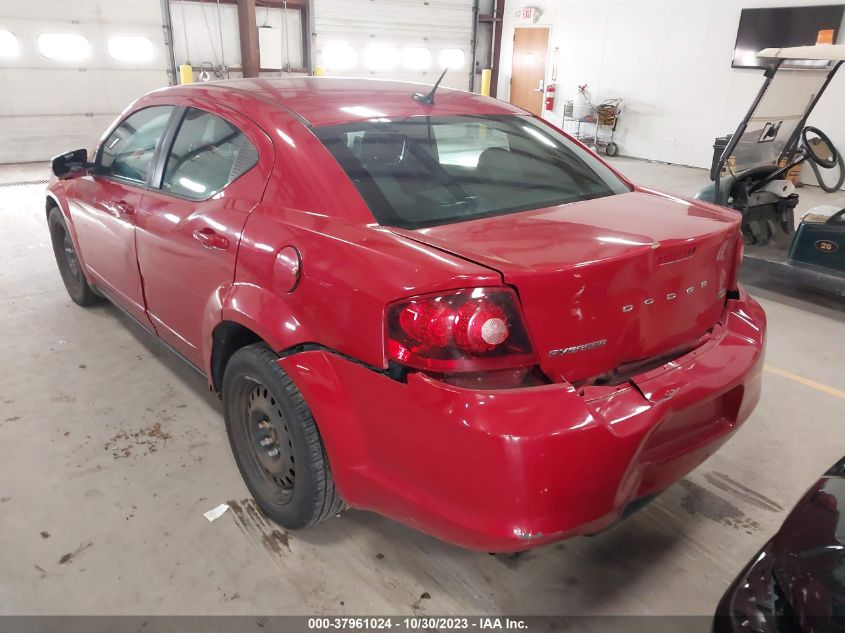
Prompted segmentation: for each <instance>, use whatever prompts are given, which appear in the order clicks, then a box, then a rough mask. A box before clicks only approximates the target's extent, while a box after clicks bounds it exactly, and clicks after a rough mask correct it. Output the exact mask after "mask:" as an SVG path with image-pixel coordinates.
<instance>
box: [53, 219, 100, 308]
mask: <svg viewBox="0 0 845 633" xmlns="http://www.w3.org/2000/svg"><path fill="white" fill-rule="evenodd" d="M47 223H48V225H49V227H50V241H51V242H52V243H53V254H54V255H55V256H56V265H57V266H58V267H59V273H60V274H61V276H62V281H63V282H64V284H65V289H66V290H67V293H68V294H69V295H70V298H71V299H73V300H74V302H76V303H78V304H79V305H81V306H92V305H94V304H95V303H99V302H100V301H102V299H101V298H100V297H99V296H98V295H97V294H96V293H95V292H94V290H93V289H92V288H91V285H90V284H89V283H88V280H87V279H86V278H85V273H84V272H83V270H82V264H81V262H80V261H79V257H78V256H77V254H76V249H75V248H74V246H73V240H72V239H71V237H70V232H69V231H68V228H67V224H65V219H64V217H62V212H61V210H59V208H58V207H53V208H52V209H50V213H49V214H48V216H47Z"/></svg>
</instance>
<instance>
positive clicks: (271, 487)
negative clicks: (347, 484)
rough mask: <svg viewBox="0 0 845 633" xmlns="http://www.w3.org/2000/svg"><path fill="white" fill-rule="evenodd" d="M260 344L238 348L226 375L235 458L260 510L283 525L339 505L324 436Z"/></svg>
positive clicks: (317, 517) (314, 518)
mask: <svg viewBox="0 0 845 633" xmlns="http://www.w3.org/2000/svg"><path fill="white" fill-rule="evenodd" d="M277 360H278V359H277V357H276V355H275V354H273V352H272V351H271V350H270V349H269V348H268V347H267V346H266V345H264V344H261V343H257V344H254V345H249V346H247V347H244V348H241V349H240V350H238V351H237V352H235V353H234V354H233V355H232V358H231V359H230V360H229V363H228V364H227V365H226V371H225V373H224V375H223V408H224V412H225V417H226V430H227V432H228V434H229V443H230V444H231V446H232V453H233V454H234V456H235V462H237V464H238V469H239V470H240V471H241V475H242V476H243V478H244V482H245V483H246V485H247V488H249V491H250V492H251V493H252V496H253V497H254V498H255V501H256V503H257V504H258V506H259V507H260V508H261V510H262V511H263V512H264V513H265V514H266V515H267V516H268V517H270V518H271V519H273V520H274V521H276V522H277V523H279V524H280V525H282V526H283V527H285V528H288V529H297V528H302V527H306V526H308V525H313V524H315V523H319V522H320V521H322V520H324V519H326V518H328V517H330V516H333V515H335V514H337V513H339V512H340V511H341V510H343V507H344V506H343V501H342V500H341V498H340V496H339V495H338V493H337V491H336V489H335V486H334V480H333V479H332V474H331V471H330V469H329V462H328V458H327V456H326V451H325V448H324V447H323V442H322V439H321V438H320V434H319V432H318V431H317V425H316V424H315V423H314V417H313V416H312V414H311V410H310V409H309V408H308V405H307V404H306V402H305V399H304V398H303V397H302V394H301V393H300V391H299V389H297V388H296V385H294V384H293V381H292V380H291V379H290V377H289V376H288V375H287V374H286V373H285V372H284V371H283V370H282V368H281V367H279V365H278V362H277Z"/></svg>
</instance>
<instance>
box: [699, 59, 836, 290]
mask: <svg viewBox="0 0 845 633" xmlns="http://www.w3.org/2000/svg"><path fill="white" fill-rule="evenodd" d="M758 57H760V58H763V59H766V60H767V61H770V62H771V63H770V64H769V65H768V66H767V68H766V69H765V72H764V76H765V81H764V82H763V86H762V87H761V88H760V91H759V93H758V94H757V96H756V98H755V99H754V102H753V103H752V104H751V108H750V109H749V110H748V112H747V113H746V115H745V117H744V118H743V119H742V121H741V122H740V124H739V127H738V128H737V130H736V132H735V133H734V134H733V135H731V136H729V137H725V138H724V139H723V143H722V145H723V146H724V150H723V151H721V146H720V145H719V144H717V145H716V146H714V149H716V151H717V155H716V156H714V163H713V168H712V170H711V174H710V176H711V180H712V181H713V182H712V183H710V184H709V185H708V186H707V187H706V188H705V189H704V190H702V191H701V192H700V193H699V194H698V195H697V196H696V197H697V198H698V199H699V200H703V201H706V202H712V203H715V204H719V205H722V206H726V207H729V208H732V209H736V210H737V211H739V212H740V213H742V216H743V224H742V233H743V238H744V243H745V257H744V262H743V263H744V266H745V267H746V268H747V269H751V270H755V271H757V272H761V273H763V274H767V275H771V276H774V277H776V278H778V279H787V280H790V281H791V282H793V283H796V284H799V285H808V286H812V287H814V288H816V289H818V290H822V291H825V292H832V293H835V294H837V295H841V296H845V209H843V208H842V205H840V206H838V207H834V206H820V207H815V208H813V209H810V210H809V211H808V212H807V213H806V214H804V216H803V217H802V218H801V220H800V223H799V224H798V228H797V229H796V228H795V220H794V218H793V216H794V210H795V207H796V206H797V204H798V194H797V193H796V192H795V185H794V184H793V182H792V180H791V179H790V178H789V176H790V175H791V173H793V170H794V169H795V168H796V167H798V166H799V165H801V164H802V163H805V162H806V163H809V165H810V167H811V168H812V169H813V171H814V172H815V173H816V176H817V178H818V180H819V182H820V183H821V184H822V185H823V186H824V183H825V182H827V183H828V185H827V186H825V190H827V191H838V189H839V188H840V187H841V185H842V182H843V180H845V159H843V158H842V156H841V155H840V154H839V152H838V151H837V149H836V148H835V147H834V145H833V143H832V142H831V141H830V139H829V138H828V137H827V136H826V135H825V134H824V133H823V132H822V131H821V130H819V129H817V128H814V127H809V126H807V120H808V118H809V117H810V114H811V113H812V112H813V110H814V109H815V107H816V105H817V104H818V103H819V100H820V99H821V97H822V95H823V94H824V92H825V90H826V89H827V87H828V85H829V84H830V82H831V80H833V78H834V76H835V75H836V73H837V71H838V70H839V68H840V66H842V64H843V61H845V45H832V44H829V45H817V46H800V47H795V48H770V49H766V50H764V51H761V52H760V53H759V54H758ZM717 141H718V139H717ZM825 173H827V174H835V175H836V176H838V177H839V179H838V181H837V183H836V184H835V185H834V186H830V185H829V183H830V181H831V176H830V175H828V176H827V177H824V176H823V174H825ZM833 179H834V180H836V178H833Z"/></svg>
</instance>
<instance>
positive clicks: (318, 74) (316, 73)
mask: <svg viewBox="0 0 845 633" xmlns="http://www.w3.org/2000/svg"><path fill="white" fill-rule="evenodd" d="M325 75H326V69H325V68H323V67H322V66H317V67H316V68H315V69H314V76H315V77H325Z"/></svg>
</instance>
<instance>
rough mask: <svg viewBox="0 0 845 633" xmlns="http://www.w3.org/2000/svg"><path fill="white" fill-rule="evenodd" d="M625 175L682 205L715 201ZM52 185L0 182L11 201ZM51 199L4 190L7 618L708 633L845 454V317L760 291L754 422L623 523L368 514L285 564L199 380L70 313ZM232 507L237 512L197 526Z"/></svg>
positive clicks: (110, 323)
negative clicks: (484, 623) (763, 326)
mask: <svg viewBox="0 0 845 633" xmlns="http://www.w3.org/2000/svg"><path fill="white" fill-rule="evenodd" d="M615 163H616V165H617V166H619V168H620V169H621V170H622V171H623V172H625V173H627V174H629V175H630V176H632V177H633V178H634V179H635V180H637V181H639V182H642V183H644V184H647V185H652V186H656V187H660V188H663V189H666V190H669V191H675V192H680V193H692V192H694V191H695V190H696V189H697V188H698V187H699V185H701V184H702V183H703V182H705V181H706V173H705V172H703V171H701V170H692V169H688V168H681V167H671V166H666V165H655V164H649V163H646V162H640V161H631V160H624V159H618V160H616V161H615ZM37 178H46V174H45V168H44V167H43V166H41V165H25V166H11V167H0V183H2V182H8V181H11V180H18V179H37ZM42 191H43V185H31V186H15V187H2V188H0V222H2V227H3V236H4V237H3V240H2V241H0V257H2V262H3V265H2V267H0V331H2V332H3V333H4V336H3V345H2V346H0V371H2V375H3V382H2V387H0V517H1V518H0V520H2V528H0V570H2V572H0V614H259V613H260V614H268V615H269V614H312V613H320V614H344V613H345V614H359V615H360V614H513V613H521V614H570V615H574V614H700V615H709V614H711V613H712V612H713V609H714V608H715V606H716V603H717V601H718V599H719V597H720V596H721V594H722V592H723V591H724V590H725V588H726V586H727V585H728V583H729V582H730V581H731V580H732V579H733V577H734V576H735V575H736V573H737V572H738V571H739V570H740V568H741V567H742V565H743V564H744V563H745V561H746V560H748V559H749V557H750V556H751V555H752V554H753V553H754V552H755V551H756V550H757V549H758V548H759V547H760V546H761V545H762V544H763V543H764V542H765V541H766V540H767V539H768V538H769V536H770V535H771V534H772V533H773V532H774V531H775V530H776V529H777V527H778V526H779V525H780V523H781V521H782V520H783V518H784V516H785V512H786V510H788V509H789V508H790V507H791V506H792V505H793V504H794V503H795V502H796V501H797V500H798V498H799V497H800V495H801V494H802V493H803V492H804V491H805V489H806V488H807V487H808V486H809V485H810V484H811V483H812V482H813V481H815V480H816V479H817V478H818V476H819V475H820V474H821V473H822V472H823V471H824V470H825V469H826V468H827V467H828V466H829V465H830V464H832V463H833V462H834V461H835V460H836V459H838V458H839V457H841V456H842V455H843V454H845V431H843V427H842V424H843V405H845V401H843V397H845V395H843V392H845V363H843V358H845V337H843V321H845V311H843V307H845V304H843V303H842V302H838V301H834V300H831V299H826V298H821V297H818V296H813V295H808V294H792V295H786V294H783V293H782V292H780V290H781V289H776V290H772V289H771V288H768V289H766V288H752V290H753V292H754V293H755V294H756V295H757V296H758V297H760V299H761V301H762V303H763V304H764V306H765V308H766V310H767V311H768V314H769V323H770V333H769V346H768V363H769V365H770V370H768V371H767V372H766V374H765V386H764V392H763V398H762V402H761V403H760V406H759V407H758V409H757V410H756V412H755V413H754V414H753V416H752V418H751V419H750V420H749V421H748V422H747V423H746V425H745V426H744V428H743V429H742V430H741V431H740V432H739V433H738V434H737V436H736V437H735V438H734V439H732V440H731V441H730V442H729V443H728V445H726V446H725V447H724V448H723V449H722V450H721V451H720V452H719V453H717V454H716V455H715V456H714V457H712V458H711V459H710V460H709V461H707V462H706V463H705V464H704V465H703V466H702V467H700V468H699V469H698V470H696V471H695V472H693V473H692V474H691V475H690V476H689V477H687V478H686V479H685V480H684V481H682V482H680V483H679V484H678V485H676V486H674V487H673V488H671V489H670V490H669V491H667V492H666V493H665V494H663V495H662V496H661V497H660V498H659V499H658V500H657V501H656V502H654V503H653V504H651V505H650V506H648V507H647V508H646V509H645V510H643V511H642V512H640V513H639V514H637V515H635V516H634V517H633V518H632V519H630V520H629V521H627V522H625V523H622V524H620V525H619V526H617V527H615V528H614V529H612V530H610V531H608V532H606V533H604V534H602V535H600V536H598V537H595V538H579V539H574V540H571V541H567V542H564V543H560V544H557V545H552V546H549V547H545V548H542V549H539V550H535V551H532V552H529V553H526V554H523V555H519V556H490V555H487V554H483V553H473V552H467V551H463V550H461V549H458V548H455V547H452V546H450V545H447V544H445V543H441V542H439V541H437V540H435V539H433V538H430V537H427V536H424V535H422V534H419V533H417V532H414V531H413V530H410V529H407V528H405V527H403V526H401V525H398V524H396V523H393V522H392V521H389V520H386V519H383V518H381V517H379V516H376V515H374V514H370V513H367V512H357V511H350V512H347V513H345V514H344V515H342V516H341V517H340V518H336V519H332V520H330V521H328V522H327V523H326V524H325V525H323V526H320V527H318V528H314V529H310V530H307V531H304V532H296V533H291V534H289V535H288V540H287V542H286V543H280V542H279V541H274V540H272V539H270V538H268V537H267V535H268V534H269V532H270V530H271V529H272V528H271V526H270V525H268V524H267V523H266V522H264V521H263V520H261V519H260V518H258V517H257V515H256V514H254V513H252V512H250V510H251V509H252V506H251V502H250V501H249V500H248V494H247V491H246V489H245V487H244V485H243V484H242V482H241V479H240V476H239V474H238V472H237V469H236V467H235V464H234V462H233V460H232V457H231V455H230V452H229V446H228V444H227V440H226V435H225V431H224V427H223V422H222V418H221V415H220V408H219V405H218V403H217V402H216V401H215V400H214V399H213V398H211V397H210V396H209V395H208V392H207V390H206V387H205V381H204V379H203V378H201V377H200V376H199V375H197V374H195V373H194V372H193V371H192V370H191V369H189V368H187V367H186V366H185V365H183V364H182V362H181V361H180V360H178V359H176V358H174V357H173V356H172V355H170V353H169V352H167V351H165V350H163V349H162V348H161V347H160V346H159V345H158V344H157V343H156V342H155V341H154V340H153V339H151V338H150V337H149V336H148V335H147V334H145V333H144V332H142V331H139V330H138V329H137V327H135V326H133V325H132V324H131V323H129V322H127V320H126V319H125V318H123V317H122V316H121V315H120V314H119V313H118V312H117V311H116V310H115V309H114V308H112V307H110V306H101V307H97V308H94V309H90V310H84V309H82V308H79V307H77V306H76V305H74V304H72V303H71V301H70V299H69V298H68V296H67V294H66V293H65V290H64V288H63V287H62V284H61V281H60V278H59V275H58V273H57V271H56V267H55V263H54V261H53V254H52V252H51V249H50V246H49V240H48V234H47V227H46V223H45V219H44V210H43V195H42ZM804 191H805V192H807V195H806V198H807V199H808V200H810V199H811V198H816V197H818V198H821V197H822V196H821V195H820V194H819V193H818V192H814V191H808V190H804ZM802 195H803V194H802ZM830 199H831V197H826V198H825V200H830ZM804 206H806V204H805V205H804ZM780 370H783V371H780ZM775 372H778V373H775ZM783 372H786V374H784V373H783ZM802 379H809V380H810V381H815V383H821V385H819V384H814V383H807V382H806V381H805V382H802ZM823 385H827V386H829V387H832V388H833V390H828V391H825V390H824V389H823ZM837 390H838V391H837ZM226 501H229V502H230V503H231V501H236V502H237V503H238V504H239V507H240V508H241V511H240V512H234V511H229V512H228V513H227V514H225V515H224V516H223V517H222V518H220V519H218V520H217V521H215V522H213V523H209V522H208V521H206V520H205V519H204V518H203V516H202V513H203V512H205V511H206V510H209V509H211V508H213V507H214V506H216V505H217V504H219V503H221V502H226ZM424 594H426V595H428V596H430V597H428V598H422V597H421V596H423V595H424Z"/></svg>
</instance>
